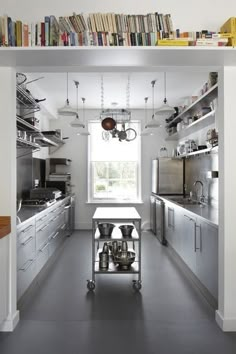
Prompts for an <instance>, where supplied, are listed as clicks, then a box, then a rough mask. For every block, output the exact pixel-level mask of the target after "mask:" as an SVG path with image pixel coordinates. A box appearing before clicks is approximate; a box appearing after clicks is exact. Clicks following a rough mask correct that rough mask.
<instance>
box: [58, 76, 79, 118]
mask: <svg viewBox="0 0 236 354" xmlns="http://www.w3.org/2000/svg"><path fill="white" fill-rule="evenodd" d="M66 96H67V98H66V102H65V105H64V106H63V107H61V108H59V109H58V110H57V113H58V114H59V115H60V116H65V117H71V116H75V115H76V111H75V109H74V108H73V107H71V105H70V102H69V97H68V73H66Z"/></svg>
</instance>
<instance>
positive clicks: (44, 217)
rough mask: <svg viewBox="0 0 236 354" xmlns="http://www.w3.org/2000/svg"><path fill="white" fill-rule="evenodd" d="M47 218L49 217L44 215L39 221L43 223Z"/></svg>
mask: <svg viewBox="0 0 236 354" xmlns="http://www.w3.org/2000/svg"><path fill="white" fill-rule="evenodd" d="M46 217H47V215H44V216H43V217H42V218H41V219H39V220H38V221H42V220H44V219H45V218H46Z"/></svg>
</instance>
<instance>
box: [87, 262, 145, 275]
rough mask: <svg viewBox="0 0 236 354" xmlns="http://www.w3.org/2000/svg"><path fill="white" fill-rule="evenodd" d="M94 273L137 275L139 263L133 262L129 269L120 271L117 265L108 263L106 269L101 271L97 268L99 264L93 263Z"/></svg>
mask: <svg viewBox="0 0 236 354" xmlns="http://www.w3.org/2000/svg"><path fill="white" fill-rule="evenodd" d="M94 273H96V274H114V273H119V274H139V262H137V261H136V262H134V263H133V264H132V265H131V266H130V267H129V269H126V270H125V269H121V268H120V267H118V266H117V265H115V264H114V263H113V262H110V263H109V266H108V269H105V270H102V269H100V268H99V262H95V269H94Z"/></svg>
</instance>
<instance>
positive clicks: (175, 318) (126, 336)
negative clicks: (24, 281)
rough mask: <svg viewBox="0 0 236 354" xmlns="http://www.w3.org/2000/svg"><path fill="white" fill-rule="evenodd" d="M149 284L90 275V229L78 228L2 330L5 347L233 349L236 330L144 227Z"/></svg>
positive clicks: (19, 352) (47, 353) (8, 350)
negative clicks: (14, 320)
mask: <svg viewBox="0 0 236 354" xmlns="http://www.w3.org/2000/svg"><path fill="white" fill-rule="evenodd" d="M142 260H143V288H142V290H141V292H140V293H135V292H134V291H133V290H132V287H131V280H132V276H130V275H124V276H121V275H116V276H113V275H103V276H101V275H100V276H98V277H97V283H96V291H95V293H88V292H87V288H86V280H87V279H89V278H91V233H90V232H75V233H74V234H73V236H72V237H70V238H68V239H67V240H66V242H65V244H64V246H63V250H62V252H61V253H60V254H59V256H58V257H57V259H56V261H55V262H54V264H53V265H52V267H50V269H49V270H48V271H47V273H46V274H44V275H43V276H42V277H41V279H40V281H39V283H38V284H37V286H35V287H34V289H33V290H32V291H31V293H30V297H28V299H26V301H25V302H24V305H23V306H22V308H21V313H20V315H21V321H20V323H19V325H18V326H17V328H16V329H15V331H14V332H13V333H1V334H0V353H1V354H15V353H16V354H31V353H33V354H54V353H55V354H67V353H68V354H98V353H103V354H108V353H109V354H111V353H112V354H120V353H124V354H127V353H129V354H133V353H134V354H151V353H153V354H157V353H158V354H172V353H181V354H185V353H188V354H192V353H196V354H205V353H206V354H209V353H214V354H218V353H220V354H222V353H224V354H231V353H232V354H233V353H234V354H235V353H236V334H234V333H223V332H222V331H221V330H220V329H219V328H218V326H217V325H216V323H215V319H214V317H215V314H214V311H213V310H212V308H211V307H210V306H209V305H208V303H207V302H206V301H205V300H204V298H203V297H202V296H201V294H200V293H199V292H198V290H197V289H195V287H194V286H193V285H192V284H191V283H190V282H189V281H188V280H187V279H186V278H185V276H184V275H183V274H182V273H181V272H180V271H179V269H178V267H177V266H176V265H175V263H174V262H173V261H172V259H171V257H170V256H169V252H168V249H166V248H165V247H163V246H161V245H160V243H159V242H158V241H157V240H156V239H155V238H154V237H153V236H152V235H151V234H149V233H143V252H142Z"/></svg>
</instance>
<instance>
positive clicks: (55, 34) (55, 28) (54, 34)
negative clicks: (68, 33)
mask: <svg viewBox="0 0 236 354" xmlns="http://www.w3.org/2000/svg"><path fill="white" fill-rule="evenodd" d="M59 35H60V28H59V23H58V22H57V19H56V17H55V16H53V15H51V16H50V42H49V45H50V46H57V45H58V43H59Z"/></svg>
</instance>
